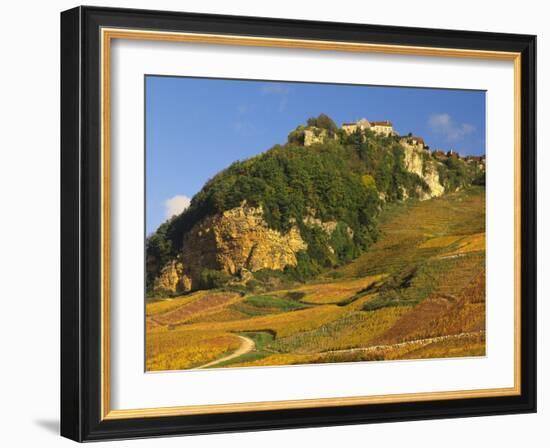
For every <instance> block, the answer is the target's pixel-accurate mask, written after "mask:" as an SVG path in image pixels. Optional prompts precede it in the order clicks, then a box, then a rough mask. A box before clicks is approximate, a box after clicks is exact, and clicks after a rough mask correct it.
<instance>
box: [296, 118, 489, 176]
mask: <svg viewBox="0 0 550 448" xmlns="http://www.w3.org/2000/svg"><path fill="white" fill-rule="evenodd" d="M341 130H342V132H344V133H345V134H346V135H351V134H353V133H355V132H360V133H364V132H365V131H370V132H372V133H374V134H375V135H378V136H383V137H395V138H397V139H398V140H399V142H400V143H401V144H402V145H405V148H407V147H413V148H414V149H416V150H422V151H426V152H427V153H430V152H431V153H432V155H433V157H434V158H435V159H437V160H440V161H442V160H445V159H446V158H448V157H453V158H456V159H462V160H463V161H465V162H467V163H475V164H477V165H479V166H480V168H481V169H483V170H484V169H485V155H482V156H464V157H463V156H461V155H460V154H459V153H457V152H456V151H454V150H453V149H449V150H448V151H443V150H441V149H435V150H433V151H430V147H429V146H428V145H427V144H426V143H425V141H424V139H423V138H422V137H419V136H415V135H412V134H408V135H405V136H400V135H399V134H398V133H397V132H396V131H395V129H394V128H393V124H392V122H391V121H389V120H383V121H369V120H367V119H366V118H361V119H360V120H358V121H355V122H349V123H342V127H341ZM303 133H304V134H303V135H304V141H303V143H304V146H311V145H313V144H315V143H322V142H324V141H325V140H326V139H327V138H336V137H337V136H336V134H332V136H331V135H330V132H329V131H328V130H327V129H324V128H320V127H317V126H307V127H304V128H303Z"/></svg>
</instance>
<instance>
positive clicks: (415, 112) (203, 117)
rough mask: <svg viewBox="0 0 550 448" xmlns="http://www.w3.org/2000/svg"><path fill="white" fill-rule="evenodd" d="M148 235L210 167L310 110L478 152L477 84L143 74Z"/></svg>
mask: <svg viewBox="0 0 550 448" xmlns="http://www.w3.org/2000/svg"><path fill="white" fill-rule="evenodd" d="M145 87H146V104H145V109H146V123H145V125H146V176H147V177H146V230H147V234H149V233H151V232H153V231H154V230H156V228H157V227H158V226H159V225H160V224H161V223H162V222H163V221H165V220H166V219H167V218H168V217H170V216H171V215H172V214H173V213H178V212H181V211H182V210H183V209H184V208H185V206H186V205H187V204H188V201H189V199H190V198H191V197H192V196H193V195H194V194H195V193H197V192H198V191H199V190H200V189H201V188H202V186H203V185H204V183H205V182H206V181H207V180H208V179H209V178H211V177H212V176H213V175H215V174H216V173H217V172H218V171H220V170H222V169H223V168H225V167H227V166H228V165H230V164H231V163H232V162H234V161H235V160H242V159H245V158H248V157H250V156H252V155H254V154H258V153H260V152H263V151H265V150H267V149H269V148H270V147H272V146H273V145H274V144H276V143H285V142H286V137H287V135H288V133H289V132H290V131H291V130H292V129H294V128H295V127H296V126H297V125H299V124H305V122H306V120H307V119H308V118H309V117H311V116H317V115H319V114H320V113H326V114H327V115H329V116H330V117H331V118H332V119H333V120H334V121H335V122H336V124H337V125H339V126H340V125H341V124H342V122H349V121H355V120H358V119H360V118H363V117H365V118H367V119H368V120H370V121H381V120H390V121H392V122H393V126H394V128H395V130H396V131H397V132H398V133H400V134H407V133H408V132H412V133H413V134H414V135H419V136H422V137H424V139H425V141H426V143H427V144H428V145H429V146H430V147H431V148H432V149H436V148H441V149H444V150H448V149H450V148H453V149H455V150H456V151H458V152H459V153H460V154H462V155H467V154H484V153H485V92H484V91H465V90H442V89H424V88H422V89H420V88H405V87H374V86H357V85H342V84H316V83H286V82H266V81H239V80H221V79H203V78H183V77H161V76H147V77H146V78H145Z"/></svg>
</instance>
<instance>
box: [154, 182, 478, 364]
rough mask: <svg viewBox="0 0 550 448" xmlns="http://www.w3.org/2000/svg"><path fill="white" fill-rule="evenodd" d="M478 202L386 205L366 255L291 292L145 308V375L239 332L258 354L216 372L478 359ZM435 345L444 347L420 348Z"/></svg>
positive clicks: (455, 198) (207, 297) (469, 197)
mask: <svg viewBox="0 0 550 448" xmlns="http://www.w3.org/2000/svg"><path fill="white" fill-rule="evenodd" d="M484 200H485V194H484V190H483V189H482V188H479V187H475V188H470V189H468V190H466V191H461V192H458V193H453V194H448V195H445V196H443V197H441V198H437V199H432V200H430V201H424V202H415V201H410V202H407V203H402V204H395V205H392V206H390V207H388V208H387V209H386V211H385V212H384V214H383V216H382V217H381V226H380V229H381V238H380V239H379V241H378V242H377V243H376V244H375V245H374V246H373V247H372V248H371V250H369V251H368V252H367V253H365V254H363V255H362V256H361V257H359V258H358V259H356V260H354V261H353V262H352V263H350V264H348V265H345V266H342V267H341V268H339V269H337V270H336V271H333V272H330V273H328V274H327V275H325V276H324V277H323V278H321V279H317V280H316V281H315V282H311V283H309V284H306V285H303V286H299V287H296V288H293V289H290V290H289V289H285V290H278V291H271V292H269V293H266V294H263V295H259V296H258V295H249V296H239V295H236V294H234V293H228V292H223V291H200V292H196V293H194V294H191V295H188V296H184V297H182V298H178V299H174V300H171V301H160V302H159V301H157V302H152V303H149V304H147V307H146V308H147V311H146V314H147V316H148V317H147V355H148V356H147V368H148V369H149V370H165V369H175V368H177V369H185V368H190V367H194V366H197V365H201V364H204V363H206V362H209V361H212V360H214V359H218V358H221V357H222V356H223V355H225V354H227V353H230V352H231V351H232V350H235V349H236V347H237V346H238V338H237V337H236V334H239V333H240V334H244V335H246V336H248V337H250V338H252V339H254V340H255V342H256V346H257V349H256V351H254V352H251V353H248V354H246V355H243V356H241V357H238V358H235V359H232V360H230V361H228V362H226V363H224V364H220V365H217V366H216V367H224V366H252V365H281V364H292V363H310V362H340V361H354V360H379V359H405V358H422V357H446V356H473V355H483V354H484V352H485V343H484V333H483V330H484V328H485V284H484V266H485V234H484V231H485V202H484ZM439 336H449V338H448V339H445V340H436V341H434V342H431V343H430V342H426V341H429V339H428V338H433V337H439ZM418 340H424V342H413V343H409V342H408V341H418ZM404 343H405V344H404ZM396 344H400V345H396ZM392 345H393V346H392ZM373 346H377V347H381V348H379V349H378V348H377V349H375V350H374V349H372V347H373ZM366 347H371V348H370V349H367V350H363V348H366ZM357 349H359V350H357Z"/></svg>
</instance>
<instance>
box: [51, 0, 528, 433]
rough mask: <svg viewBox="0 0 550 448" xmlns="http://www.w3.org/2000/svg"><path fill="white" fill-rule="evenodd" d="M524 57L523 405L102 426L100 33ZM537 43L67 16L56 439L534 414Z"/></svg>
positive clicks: (81, 11)
mask: <svg viewBox="0 0 550 448" xmlns="http://www.w3.org/2000/svg"><path fill="white" fill-rule="evenodd" d="M102 27H112V28H117V27H118V28H130V29H142V30H153V29H154V30H160V31H179V32H197V33H209V34H226V35H227V34H229V35H231V34H233V35H246V36H257V37H275V38H293V39H313V40H330V41H342V42H363V43H379V44H393V45H409V46H425V47H439V48H461V49H476V50H488V51H508V52H518V53H521V56H522V58H521V316H520V321H521V360H520V361H521V362H520V365H521V395H517V396H504V397H488V398H468V399H452V400H433V401H423V402H410V403H389V404H367V405H351V406H337V407H336V406H335V407H317V408H309V409H288V410H278V411H275V410H272V411H250V412H235V413H214V414H204V415H188V416H171V417H150V418H132V419H118V420H103V421H102V420H101V418H100V416H101V412H100V410H101V408H100V406H101V371H100V369H101V346H100V334H101V313H100V311H101V282H100V280H101V247H100V236H101V208H100V204H101V202H100V199H101V196H100V195H101V178H100V168H101V165H100V155H101V151H100V136H101V123H100V104H101V102H100V101H101V83H100V70H101V59H100V53H101V51H100V50H101V49H100V29H101V28H102ZM535 54H536V37H535V36H531V35H517V34H502V33H482V32H470V31H454V30H452V31H451V30H437V29H423V28H406V27H391V26H380V25H359V24H349V23H333V22H313V21H302V20H284V19H268V18H255V17H239V16H222V15H205V14H194V13H176V12H164V11H144V10H132V9H114V8H98V7H77V8H74V9H71V10H68V11H65V12H63V13H62V14H61V172H62V174H61V321H62V326H61V434H62V435H63V436H65V437H68V438H71V439H73V440H77V441H91V440H103V439H120V438H141V437H153V436H161V435H183V434H202V433H213V432H234V431H251V430H265V429H283V428H298V427H315V426H332V425H342V424H360V423H374V422H388V421H402V420H419V419H435V418H450V417H466V416H480V415H498V414H511V413H528V412H536V160H535V157H536V153H535V149H536V148H535V141H536V97H535V91H536V79H535V77H536V62H535Z"/></svg>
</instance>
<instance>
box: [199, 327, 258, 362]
mask: <svg viewBox="0 0 550 448" xmlns="http://www.w3.org/2000/svg"><path fill="white" fill-rule="evenodd" d="M239 338H241V340H242V344H241V346H240V347H239V348H238V349H237V350H235V351H234V352H233V353H231V354H230V355H227V356H224V357H223V358H220V359H215V360H214V361H210V362H209V363H206V364H203V365H202V366H199V367H195V368H194V369H206V368H207V367H212V366H215V365H217V364H220V363H222V362H225V361H229V360H230V359H234V358H236V357H238V356H241V355H244V354H245V353H249V352H251V351H252V350H254V349H255V348H256V343H255V342H254V341H253V340H252V339H250V338H247V337H246V336H241V335H239Z"/></svg>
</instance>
